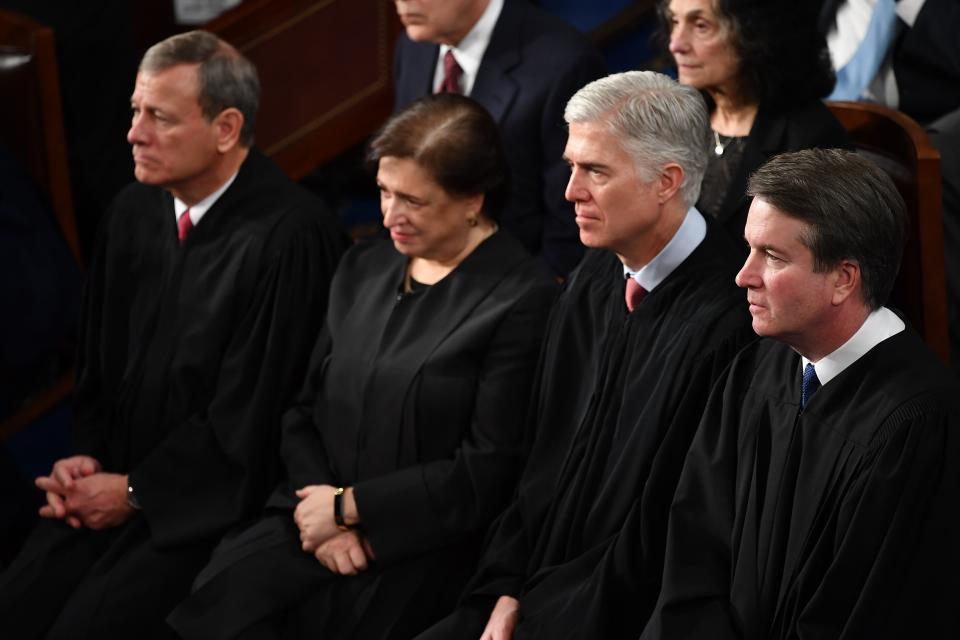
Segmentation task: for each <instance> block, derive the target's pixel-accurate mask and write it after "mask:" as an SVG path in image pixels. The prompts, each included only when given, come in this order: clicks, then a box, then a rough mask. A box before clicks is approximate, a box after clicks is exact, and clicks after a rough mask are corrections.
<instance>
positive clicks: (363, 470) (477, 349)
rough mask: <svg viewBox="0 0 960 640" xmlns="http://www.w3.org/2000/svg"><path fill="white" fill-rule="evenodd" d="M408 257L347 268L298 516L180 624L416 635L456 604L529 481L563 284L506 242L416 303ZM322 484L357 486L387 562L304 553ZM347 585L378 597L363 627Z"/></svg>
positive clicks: (300, 466)
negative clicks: (307, 620)
mask: <svg viewBox="0 0 960 640" xmlns="http://www.w3.org/2000/svg"><path fill="white" fill-rule="evenodd" d="M406 263H407V258H405V257H404V256H402V255H401V254H399V253H397V252H396V251H395V249H394V248H393V246H392V245H391V244H390V243H389V242H374V243H371V244H368V245H361V246H357V247H355V248H354V249H352V250H351V251H350V252H349V253H348V254H347V255H346V256H345V257H344V259H343V263H342V265H341V268H340V270H339V271H338V273H337V276H336V278H335V280H334V284H333V287H332V292H331V299H330V309H329V314H328V318H327V324H326V331H325V334H324V337H323V338H322V339H321V340H320V341H318V344H317V347H316V349H315V351H314V359H313V363H312V365H311V373H310V375H309V377H308V380H307V383H306V385H305V387H304V390H303V392H302V393H301V396H300V400H299V401H298V403H297V405H296V406H294V407H293V408H291V409H290V410H289V411H288V412H287V414H286V416H285V418H284V425H283V426H284V435H283V446H282V452H283V458H284V462H285V465H286V468H287V473H288V476H289V480H288V486H287V487H285V488H283V489H281V490H280V491H278V493H277V494H276V495H274V496H273V497H272V498H271V500H270V503H269V504H270V505H271V507H272V508H276V509H280V513H281V514H282V515H280V516H276V515H274V516H268V517H267V521H268V522H267V523H265V522H261V523H258V524H255V525H253V527H251V528H250V529H249V530H247V531H243V532H240V533H238V534H237V535H236V536H235V537H234V538H232V539H231V540H228V541H225V542H224V544H223V545H222V546H221V548H219V549H218V550H217V552H216V553H215V554H214V557H213V559H212V561H211V564H210V566H209V567H208V568H207V569H206V570H205V571H204V573H203V574H202V575H201V577H200V579H198V583H197V585H196V591H195V593H194V595H193V596H192V597H191V598H190V599H189V600H187V601H186V602H185V603H184V604H183V605H182V606H181V607H179V608H178V609H177V610H176V611H175V612H174V613H173V615H172V616H171V618H170V621H171V624H172V625H173V626H174V627H175V628H176V629H177V630H178V632H180V633H181V634H182V635H183V636H184V637H186V638H217V637H236V636H237V635H238V634H242V633H243V632H244V630H247V631H250V629H251V625H256V624H259V623H258V621H260V620H263V619H265V618H268V617H274V618H275V619H277V620H278V621H283V620H284V616H280V617H276V616H275V614H276V613H277V612H285V611H290V615H288V616H286V619H287V620H286V622H282V624H288V623H289V619H290V618H291V617H292V618H296V617H297V616H299V615H302V614H301V613H298V612H297V609H298V608H299V610H300V611H301V612H304V611H309V612H310V617H311V618H312V620H313V626H312V631H311V633H312V634H313V635H314V636H315V635H321V634H324V635H323V637H325V638H337V637H352V638H388V637H407V638H409V637H410V636H412V635H413V633H414V632H415V631H419V630H420V629H422V628H423V627H425V626H426V625H428V624H430V623H432V622H433V621H434V620H436V619H437V618H438V617H440V616H441V615H443V613H445V612H446V611H448V610H449V609H450V608H451V607H452V606H453V604H454V601H455V598H456V596H457V594H458V593H459V590H460V588H462V585H463V583H464V582H465V581H466V578H467V577H468V576H469V572H470V571H471V570H472V567H473V566H474V562H475V560H476V556H477V551H478V547H479V543H480V539H479V538H480V536H481V534H482V532H483V530H484V529H485V527H486V526H487V525H488V524H489V522H490V520H491V519H492V518H493V517H494V516H495V515H496V514H497V512H498V511H499V510H500V509H502V507H503V505H504V503H505V502H506V500H507V499H508V498H509V495H510V491H511V489H512V486H513V484H514V481H515V479H516V475H517V474H518V473H519V471H520V466H521V463H522V460H523V441H524V434H523V426H524V417H525V407H526V403H527V400H528V398H529V389H530V381H531V379H532V377H533V370H534V368H535V361H536V357H537V352H538V349H539V345H540V339H541V336H542V332H543V325H544V323H545V321H546V316H547V313H548V309H549V306H550V304H551V302H552V301H553V298H554V285H553V284H552V282H551V280H550V278H549V276H548V275H547V273H546V270H545V269H542V267H541V266H540V265H539V263H538V262H537V261H536V260H534V259H533V258H531V257H530V256H529V255H528V254H527V253H526V252H525V251H524V250H523V248H522V247H521V245H520V243H519V242H518V241H516V240H515V239H513V238H512V237H511V236H510V235H509V234H507V233H505V232H502V231H501V232H498V233H496V234H494V235H493V236H491V237H490V238H488V239H487V240H486V241H484V242H483V243H482V244H481V245H480V246H479V247H477V249H475V250H474V251H473V253H471V254H470V255H469V256H468V257H467V258H466V259H465V260H464V261H463V262H461V263H460V265H458V266H457V268H456V269H454V270H453V271H452V272H451V273H450V274H449V275H447V276H446V277H445V278H443V279H442V280H440V281H439V282H437V283H435V284H433V285H432V286H430V287H429V288H427V289H425V290H422V291H417V292H413V293H411V294H407V295H401V294H399V293H398V289H399V287H400V285H401V283H402V282H403V275H404V271H405V268H406ZM308 484H331V485H336V486H353V487H354V496H355V498H356V502H357V509H358V512H359V514H360V519H361V527H362V531H363V534H364V535H365V536H366V537H367V539H368V541H369V542H370V544H371V546H372V548H373V551H374V554H375V556H376V561H375V563H374V564H373V565H372V566H371V567H369V568H368V569H367V570H366V571H365V572H363V574H362V575H361V576H359V577H357V578H356V579H353V578H345V579H343V578H340V577H337V576H333V575H332V574H330V573H329V572H328V571H327V570H326V569H325V568H324V567H323V566H322V565H321V564H320V563H319V562H318V561H317V560H316V559H314V558H313V556H312V555H310V554H305V553H303V552H302V551H300V541H299V535H298V531H297V529H296V527H292V528H291V527H290V526H289V522H290V521H291V519H292V514H291V512H290V510H289V509H290V507H292V506H294V505H295V504H296V499H294V498H292V497H291V494H292V490H293V489H296V488H299V487H301V486H304V485H308ZM269 523H273V524H269ZM260 531H263V533H262V542H260V541H258V537H259V536H260V535H261V534H260V533H258V532H260ZM264 554H266V555H264ZM267 556H270V557H273V558H275V561H272V562H270V563H267V564H269V565H270V567H271V568H270V573H271V576H270V577H269V578H268V579H265V578H264V577H262V575H261V573H262V571H263V570H262V568H261V567H264V566H266V565H265V564H264V563H265V560H264V559H265V558H266V557H267ZM288 579H289V580H290V581H291V583H292V587H291V586H290V585H291V583H288V582H287V580H288ZM345 582H349V583H350V584H354V583H357V582H359V583H361V584H363V585H367V587H365V588H369V589H370V590H371V591H370V592H369V594H368V595H367V596H366V597H365V598H364V599H358V600H354V601H353V602H352V604H351V607H352V608H351V611H352V615H354V616H355V617H356V623H357V624H358V625H360V626H359V627H358V626H355V625H346V626H347V627H348V628H347V629H343V628H341V627H340V626H337V625H344V624H345V623H344V618H343V614H342V611H341V608H340V607H339V606H332V605H331V604H330V603H331V599H330V597H329V594H327V595H325V594H326V592H327V591H328V589H327V588H329V589H332V590H334V591H339V590H341V589H343V588H346V587H345V586H344V585H345ZM274 585H286V586H283V587H282V588H281V587H276V588H275V587H274ZM338 597H339V596H333V600H332V602H334V603H336V602H338V600H337V598H338ZM253 602H255V603H257V604H256V606H248V604H247V603H253ZM224 620H230V621H231V622H230V625H229V626H225V625H224V624H223V621H224ZM261 626H262V625H261ZM294 626H296V625H294ZM292 635H293V636H294V637H296V636H297V635H298V634H297V633H296V632H294V633H293V634H292Z"/></svg>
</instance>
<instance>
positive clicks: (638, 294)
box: [623, 277, 647, 312]
mask: <svg viewBox="0 0 960 640" xmlns="http://www.w3.org/2000/svg"><path fill="white" fill-rule="evenodd" d="M645 295H647V290H646V289H644V288H643V287H641V286H640V283H639V282H637V281H636V280H634V279H633V278H631V277H628V278H627V288H626V291H625V292H624V295H623V297H624V300H625V301H626V303H627V311H630V312H632V311H633V310H634V309H636V308H637V305H638V304H640V301H641V300H643V297H644V296H645Z"/></svg>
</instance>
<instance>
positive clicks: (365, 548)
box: [360, 538, 377, 560]
mask: <svg viewBox="0 0 960 640" xmlns="http://www.w3.org/2000/svg"><path fill="white" fill-rule="evenodd" d="M360 542H361V543H362V544H363V552H364V553H365V554H367V558H369V559H370V560H376V559H377V557H376V556H375V555H374V554H373V547H371V546H370V541H369V540H367V539H366V538H360Z"/></svg>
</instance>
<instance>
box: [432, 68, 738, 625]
mask: <svg viewBox="0 0 960 640" xmlns="http://www.w3.org/2000/svg"><path fill="white" fill-rule="evenodd" d="M565 118H566V120H567V122H568V123H569V125H570V135H569V139H568V141H567V146H566V151H565V154H564V155H565V158H566V160H567V162H568V163H569V164H570V168H571V176H570V180H569V183H568V185H567V189H566V192H565V195H566V197H567V199H569V200H570V201H572V202H573V203H574V206H575V208H576V216H577V217H576V221H577V224H578V225H579V228H580V238H581V239H582V240H583V243H584V244H585V245H587V246H588V247H590V249H589V250H588V251H587V254H586V256H585V257H584V259H583V262H582V263H581V265H580V266H579V267H578V268H577V269H576V270H575V271H574V272H573V274H572V275H571V276H570V279H569V280H568V281H567V283H566V286H565V290H564V292H563V293H562V295H561V296H560V298H559V300H558V301H557V304H556V305H555V307H554V309H553V312H552V314H551V317H550V321H549V324H548V326H547V334H546V337H545V339H544V347H543V350H542V352H541V359H540V370H539V374H538V378H537V380H536V385H537V386H536V395H535V396H534V397H533V398H532V402H531V411H530V413H531V424H530V425H529V427H528V428H529V429H530V430H531V432H532V434H535V437H536V441H535V442H534V444H533V448H532V451H531V454H530V457H529V460H528V462H527V467H526V469H525V471H524V475H523V477H522V479H521V482H520V485H519V488H518V492H517V496H516V498H515V500H514V502H513V504H512V505H511V506H510V507H509V508H508V509H507V510H506V511H505V512H504V514H503V515H502V516H501V518H500V520H499V521H498V522H497V523H496V524H495V525H494V527H493V528H492V530H491V532H490V534H489V537H488V542H487V548H486V550H485V551H484V554H483V558H482V561H481V563H480V569H479V571H478V572H477V574H476V575H475V576H474V578H473V580H472V582H471V584H470V585H469V587H468V589H467V591H466V594H465V595H464V597H463V599H462V602H461V607H460V608H459V609H458V611H457V612H456V613H454V614H453V615H452V616H450V617H448V618H447V619H446V620H444V621H443V622H441V623H440V624H439V625H438V626H436V627H435V628H434V629H432V630H431V631H429V632H427V633H425V634H424V635H423V636H422V638H423V639H426V638H430V639H434V638H436V639H437V640H441V639H443V640H448V639H449V638H464V639H470V640H476V639H477V638H481V637H482V638H483V640H509V639H510V638H511V637H513V638H551V639H561V638H603V639H604V640H616V639H618V638H624V639H628V640H635V638H636V637H637V635H638V634H639V633H640V631H641V630H642V629H643V625H644V623H645V622H646V619H647V616H648V615H649V614H650V611H651V610H652V608H653V605H654V603H655V601H656V597H657V592H658V589H659V584H660V581H659V576H660V567H661V566H662V558H663V538H664V536H665V534H666V523H667V509H668V508H669V505H670V498H671V497H672V496H673V489H674V487H675V486H676V480H677V478H678V477H679V475H680V467H681V464H682V463H683V456H684V454H685V453H686V451H687V447H688V446H689V444H690V440H691V439H692V437H693V434H694V432H695V430H696V426H697V424H698V421H699V418H700V414H701V412H702V410H703V406H704V404H705V402H706V399H707V397H708V396H709V393H710V387H711V386H712V385H713V383H714V382H715V381H716V379H717V376H718V375H719V374H720V372H721V371H722V370H723V369H724V368H725V367H726V365H727V364H728V363H729V362H730V360H732V358H733V356H734V354H735V353H736V352H737V350H738V349H740V348H741V347H742V346H744V345H745V344H746V343H747V342H748V341H750V340H751V339H753V336H752V332H751V331H750V327H749V316H748V314H747V313H746V310H745V309H744V308H743V300H742V298H743V294H742V292H740V291H739V290H738V289H737V288H736V286H734V283H733V276H734V274H735V272H736V269H737V266H738V264H739V262H740V255H741V254H740V252H739V250H738V248H737V247H736V245H735V244H734V243H733V241H732V240H731V239H729V238H728V236H727V234H726V233H725V232H724V231H723V229H722V228H721V227H719V226H718V225H717V224H716V223H715V222H713V221H711V220H708V219H707V218H706V217H705V216H703V215H701V214H700V212H699V211H697V209H696V208H695V207H693V203H694V202H696V201H697V197H698V195H699V192H700V181H701V178H702V176H703V172H704V170H705V168H706V164H707V149H708V145H709V144H710V136H709V133H708V131H709V129H708V125H707V111H706V105H705V104H704V101H703V98H702V97H701V96H700V94H699V92H698V91H697V90H696V89H693V88H691V87H685V86H681V85H679V84H677V83H676V82H675V81H673V80H671V79H670V78H668V77H666V76H663V75H660V74H656V73H652V72H640V71H634V72H629V73H622V74H615V75H611V76H608V77H606V78H603V79H601V80H596V81H594V82H592V83H590V84H588V85H586V86H585V87H583V88H582V89H580V91H578V92H577V93H576V94H575V95H574V96H573V97H572V98H571V99H570V102H569V103H568V104H567V107H566V111H565Z"/></svg>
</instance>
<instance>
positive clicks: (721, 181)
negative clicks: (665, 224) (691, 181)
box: [697, 137, 747, 218]
mask: <svg viewBox="0 0 960 640" xmlns="http://www.w3.org/2000/svg"><path fill="white" fill-rule="evenodd" d="M721 142H723V141H722V140H721ZM746 142H747V139H746V137H742V138H728V141H727V142H726V143H725V145H724V150H723V153H722V154H720V155H719V156H718V155H717V154H716V152H713V153H710V154H709V155H708V156H707V170H706V172H705V173H704V174H703V182H702V183H701V185H700V199H699V200H697V209H699V210H700V212H701V213H705V214H707V215H710V216H713V217H714V218H716V217H717V216H718V215H719V214H720V209H721V207H722V206H723V202H724V200H726V198H727V194H728V193H729V192H730V184H731V183H732V181H733V178H734V174H735V173H737V172H738V171H739V170H740V161H741V160H742V159H743V150H744V148H745V147H746Z"/></svg>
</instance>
